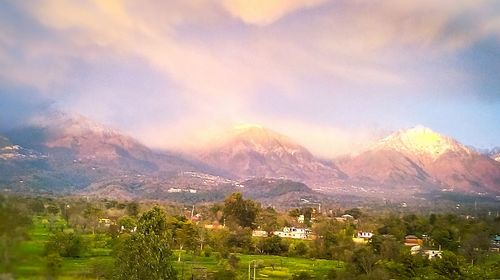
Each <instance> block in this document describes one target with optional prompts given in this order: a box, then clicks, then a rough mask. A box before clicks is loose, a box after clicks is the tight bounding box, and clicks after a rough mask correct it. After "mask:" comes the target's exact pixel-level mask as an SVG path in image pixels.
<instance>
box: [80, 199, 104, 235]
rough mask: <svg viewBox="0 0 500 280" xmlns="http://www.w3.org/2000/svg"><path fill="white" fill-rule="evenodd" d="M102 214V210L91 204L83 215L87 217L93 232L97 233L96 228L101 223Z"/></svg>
mask: <svg viewBox="0 0 500 280" xmlns="http://www.w3.org/2000/svg"><path fill="white" fill-rule="evenodd" d="M100 215H102V210H101V209H99V208H97V207H93V206H91V205H89V206H88V207H87V208H86V209H85V211H84V212H83V216H84V217H85V219H87V223H88V225H89V226H90V227H91V228H92V234H95V228H96V227H97V225H98V224H99V217H100Z"/></svg>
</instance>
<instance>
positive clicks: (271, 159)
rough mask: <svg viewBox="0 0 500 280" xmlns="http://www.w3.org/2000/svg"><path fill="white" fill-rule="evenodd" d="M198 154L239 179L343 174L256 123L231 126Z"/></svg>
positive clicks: (300, 178) (335, 176)
mask: <svg viewBox="0 0 500 280" xmlns="http://www.w3.org/2000/svg"><path fill="white" fill-rule="evenodd" d="M199 158H200V160H201V161H203V162H205V163H207V164H209V165H213V166H217V167H219V168H221V169H223V170H226V171H228V172H229V173H231V174H234V175H235V176H236V177H238V178H240V179H248V178H256V177H267V178H287V179H292V180H298V181H304V182H308V181H311V180H320V179H322V180H335V179H338V178H344V177H345V174H343V173H342V172H341V171H340V170H339V169H338V168H337V167H336V166H335V165H334V164H332V163H329V162H326V161H321V160H319V159H318V158H316V157H315V156H313V155H312V154H311V153H310V152H309V151H308V150H307V149H306V148H304V147H303V146H300V145H298V144H297V143H295V142H293V141H292V140H291V139H289V138H288V137H286V136H284V135H281V134H279V133H276V132H274V131H271V130H269V129H266V128H263V127H261V126H255V125H246V126H238V127H235V128H233V129H232V130H230V131H229V132H227V133H226V134H225V135H222V136H220V137H219V138H218V139H216V141H215V142H214V143H212V145H211V146H210V147H209V148H208V149H206V150H205V151H204V152H202V153H201V154H200V156H199Z"/></svg>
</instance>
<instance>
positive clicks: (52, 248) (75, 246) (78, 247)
mask: <svg viewBox="0 0 500 280" xmlns="http://www.w3.org/2000/svg"><path fill="white" fill-rule="evenodd" d="M87 251H88V244H87V242H86V241H85V240H84V238H83V237H82V236H81V235H78V234H76V233H73V232H71V233H65V232H59V233H56V234H55V235H52V236H51V237H50V239H49V242H47V244H46V245H45V252H46V254H47V255H50V254H58V255H60V256H62V257H73V258H75V257H82V256H84V255H85V254H86V253H87Z"/></svg>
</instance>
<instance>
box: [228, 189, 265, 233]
mask: <svg viewBox="0 0 500 280" xmlns="http://www.w3.org/2000/svg"><path fill="white" fill-rule="evenodd" d="M259 209H260V206H259V205H258V204H257V203H256V202H255V201H253V200H250V199H248V200H245V199H243V195H242V194H241V193H233V194H231V195H229V196H228V197H227V198H226V199H225V200H224V218H225V219H226V222H227V223H229V224H231V225H239V226H241V227H249V228H256V223H255V219H256V218H257V214H258V213H259Z"/></svg>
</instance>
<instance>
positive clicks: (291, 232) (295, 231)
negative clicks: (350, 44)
mask: <svg viewBox="0 0 500 280" xmlns="http://www.w3.org/2000/svg"><path fill="white" fill-rule="evenodd" d="M273 234H274V235H277V236H279V237H283V238H294V239H308V238H309V237H310V235H311V230H309V229H306V228H295V227H284V228H283V230H282V231H275V232H273Z"/></svg>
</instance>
